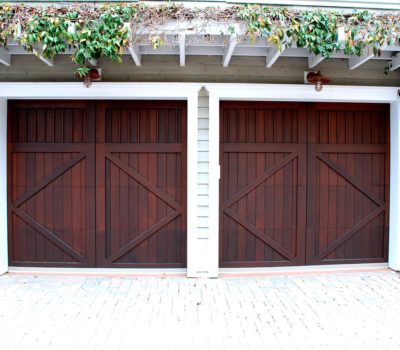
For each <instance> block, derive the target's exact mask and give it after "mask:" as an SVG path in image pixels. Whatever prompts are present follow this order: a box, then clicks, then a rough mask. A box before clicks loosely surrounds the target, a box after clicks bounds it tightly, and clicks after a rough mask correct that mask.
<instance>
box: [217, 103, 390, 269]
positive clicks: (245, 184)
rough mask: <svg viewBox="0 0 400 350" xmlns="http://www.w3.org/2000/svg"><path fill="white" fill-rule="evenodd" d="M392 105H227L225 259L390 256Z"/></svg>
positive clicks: (239, 262) (270, 262)
mask: <svg viewBox="0 0 400 350" xmlns="http://www.w3.org/2000/svg"><path fill="white" fill-rule="evenodd" d="M388 145H389V108H388V106H386V105H371V104H368V105H366V104H364V105H361V104H311V103H307V104H306V103H303V104H297V103H254V102H252V103H243V102H223V103H221V164H222V176H221V186H220V189H221V193H220V196H221V200H220V202H221V213H220V265H221V266H224V267H232V266H238V267H240V266H284V265H303V264H324V263H357V262H383V261H387V247H388V230H387V227H388V200H389V150H388Z"/></svg>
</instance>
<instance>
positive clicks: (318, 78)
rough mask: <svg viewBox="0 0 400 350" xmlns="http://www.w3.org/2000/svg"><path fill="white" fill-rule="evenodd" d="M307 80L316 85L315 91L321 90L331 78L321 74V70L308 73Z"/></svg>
mask: <svg viewBox="0 0 400 350" xmlns="http://www.w3.org/2000/svg"><path fill="white" fill-rule="evenodd" d="M306 79H307V81H308V82H309V83H310V84H314V85H315V91H317V92H320V91H321V90H322V87H323V85H324V84H329V83H330V82H331V80H330V79H329V78H328V77H325V76H323V75H322V74H321V72H320V71H317V72H316V73H315V72H310V73H308V74H307V78H306Z"/></svg>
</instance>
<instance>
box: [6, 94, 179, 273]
mask: <svg viewBox="0 0 400 350" xmlns="http://www.w3.org/2000/svg"><path fill="white" fill-rule="evenodd" d="M185 130H186V104H185V103H183V102H163V101H157V102H124V101H118V102H103V103H101V102H97V103H96V102H84V101H83V102H63V101H57V102H55V101H47V102H46V101H42V102H34V101H18V102H17V101H14V102H11V103H10V107H9V141H10V147H9V148H10V149H9V177H8V179H9V204H10V205H9V208H10V209H9V218H10V220H9V241H10V244H9V246H10V264H11V265H16V266H18V265H23V266H77V267H78V266H87V267H93V266H98V267H183V266H185V265H186V131H185Z"/></svg>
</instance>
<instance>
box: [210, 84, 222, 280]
mask: <svg viewBox="0 0 400 350" xmlns="http://www.w3.org/2000/svg"><path fill="white" fill-rule="evenodd" d="M209 96H210V107H209V108H210V115H209V118H210V126H209V128H210V129H209V130H210V131H209V137H210V141H209V142H210V155H209V158H210V172H209V191H210V192H209V193H210V195H209V198H210V206H209V208H210V209H209V210H210V213H209V220H210V226H209V227H210V228H209V265H210V277H218V268H219V179H220V176H221V169H220V164H219V118H220V116H219V96H218V95H217V94H216V93H215V92H213V90H212V89H210V94H209Z"/></svg>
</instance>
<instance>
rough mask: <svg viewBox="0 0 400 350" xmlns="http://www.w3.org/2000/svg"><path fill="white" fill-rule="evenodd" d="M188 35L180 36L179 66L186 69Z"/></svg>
mask: <svg viewBox="0 0 400 350" xmlns="http://www.w3.org/2000/svg"><path fill="white" fill-rule="evenodd" d="M185 46H186V35H185V34H181V35H179V65H180V66H181V67H184V66H185V64H186V52H185V49H186V48H185Z"/></svg>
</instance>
